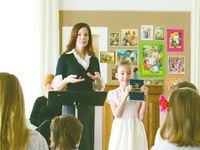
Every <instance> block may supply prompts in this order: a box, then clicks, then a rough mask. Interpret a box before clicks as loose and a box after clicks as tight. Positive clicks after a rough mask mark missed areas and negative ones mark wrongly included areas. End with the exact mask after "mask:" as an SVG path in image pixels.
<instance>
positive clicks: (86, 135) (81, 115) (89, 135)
mask: <svg viewBox="0 0 200 150" xmlns="http://www.w3.org/2000/svg"><path fill="white" fill-rule="evenodd" d="M62 112H63V113H64V114H71V115H75V107H74V106H65V109H64V111H62ZM94 117H95V108H94V106H83V105H79V106H78V119H79V120H80V121H81V122H82V124H83V134H82V138H81V142H80V146H79V150H94Z"/></svg>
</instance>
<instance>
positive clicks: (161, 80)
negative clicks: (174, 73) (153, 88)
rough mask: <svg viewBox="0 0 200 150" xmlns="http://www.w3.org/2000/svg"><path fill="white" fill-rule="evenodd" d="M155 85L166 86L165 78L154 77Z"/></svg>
mask: <svg viewBox="0 0 200 150" xmlns="http://www.w3.org/2000/svg"><path fill="white" fill-rule="evenodd" d="M154 85H162V86H164V79H154Z"/></svg>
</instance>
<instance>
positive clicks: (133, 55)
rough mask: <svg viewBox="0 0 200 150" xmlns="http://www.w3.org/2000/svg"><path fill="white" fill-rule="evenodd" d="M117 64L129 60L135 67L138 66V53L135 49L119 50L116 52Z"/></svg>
mask: <svg viewBox="0 0 200 150" xmlns="http://www.w3.org/2000/svg"><path fill="white" fill-rule="evenodd" d="M116 58H117V62H118V61H122V60H129V61H131V63H132V64H133V65H134V66H137V64H138V63H137V62H138V51H137V50H135V49H118V50H116Z"/></svg>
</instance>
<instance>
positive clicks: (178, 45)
mask: <svg viewBox="0 0 200 150" xmlns="http://www.w3.org/2000/svg"><path fill="white" fill-rule="evenodd" d="M183 50H184V32H183V29H167V51H168V52H182V51H183Z"/></svg>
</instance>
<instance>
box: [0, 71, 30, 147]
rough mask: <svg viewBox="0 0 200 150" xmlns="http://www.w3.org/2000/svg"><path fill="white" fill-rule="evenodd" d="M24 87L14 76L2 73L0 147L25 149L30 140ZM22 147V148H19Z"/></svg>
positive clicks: (0, 86)
mask: <svg viewBox="0 0 200 150" xmlns="http://www.w3.org/2000/svg"><path fill="white" fill-rule="evenodd" d="M27 136H28V128H27V126H26V118H25V105H24V96H23V91H22V87H21V85H20V82H19V80H18V79H17V77H16V76H15V75H13V74H9V73H0V139H1V140H0V145H1V144H2V142H3V147H1V148H2V149H23V148H25V143H26V141H27V140H28V137H27ZM17 145H21V146H17Z"/></svg>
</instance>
